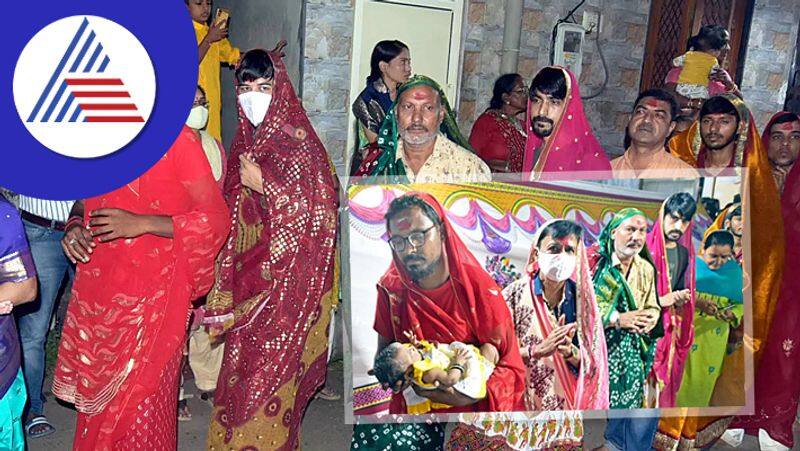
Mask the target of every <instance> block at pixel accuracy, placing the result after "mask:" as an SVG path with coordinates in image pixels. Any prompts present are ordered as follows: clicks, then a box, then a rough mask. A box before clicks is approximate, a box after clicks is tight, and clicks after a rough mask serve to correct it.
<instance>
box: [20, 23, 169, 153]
mask: <svg viewBox="0 0 800 451" xmlns="http://www.w3.org/2000/svg"><path fill="white" fill-rule="evenodd" d="M13 91H14V102H15V105H16V108H17V113H18V114H19V117H20V119H21V120H22V122H23V123H24V125H25V127H26V128H27V130H28V131H29V132H30V134H31V135H32V136H33V137H34V138H36V140H37V141H39V142H40V143H41V144H42V145H44V146H45V147H47V148H48V149H50V150H52V151H53V152H56V153H58V154H61V155H63V156H67V157H73V158H96V157H102V156H106V155H109V154H112V153H114V152H117V151H118V150H120V149H122V148H124V147H125V146H126V145H128V144H129V143H130V142H131V141H133V140H134V139H135V138H136V137H137V136H138V135H139V134H140V133H141V131H142V129H143V128H144V127H145V126H146V125H147V122H148V119H149V118H150V115H151V113H152V111H153V107H154V104H155V100H156V77H155V71H154V69H153V63H152V62H151V60H150V57H149V55H148V53H147V51H146V50H145V48H144V46H143V45H142V44H141V42H140V41H139V40H138V39H137V38H136V36H135V35H133V34H132V33H131V32H130V31H128V30H127V29H126V28H125V27H123V26H121V25H119V24H118V23H116V22H113V21H111V20H108V19H105V18H103V17H98V16H90V15H87V16H71V17H66V18H63V19H60V20H57V21H55V22H53V23H51V24H49V25H47V26H46V27H44V28H43V29H42V30H41V31H39V32H38V33H36V35H34V37H33V38H32V39H31V40H30V41H29V42H28V43H27V45H26V46H25V48H24V49H23V51H22V53H21V54H20V57H19V59H18V61H17V65H16V68H15V70H14V81H13ZM164 150H166V149H164Z"/></svg>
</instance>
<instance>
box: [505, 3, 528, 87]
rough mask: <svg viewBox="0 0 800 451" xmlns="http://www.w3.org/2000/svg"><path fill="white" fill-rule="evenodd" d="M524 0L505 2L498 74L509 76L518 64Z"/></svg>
mask: <svg viewBox="0 0 800 451" xmlns="http://www.w3.org/2000/svg"><path fill="white" fill-rule="evenodd" d="M523 6H524V0H506V18H505V23H504V27H503V51H502V55H501V60H500V72H501V73H503V74H510V73H514V72H516V71H517V67H518V63H519V39H520V35H521V33H522V13H523Z"/></svg>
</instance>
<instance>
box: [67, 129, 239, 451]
mask: <svg viewBox="0 0 800 451" xmlns="http://www.w3.org/2000/svg"><path fill="white" fill-rule="evenodd" d="M98 208H120V209H123V210H127V211H130V212H133V213H137V214H146V215H162V216H164V215H166V216H171V217H172V222H173V227H174V237H173V238H172V239H168V238H161V237H158V236H155V235H142V236H140V237H138V238H133V239H124V240H123V239H119V240H115V241H111V242H108V243H98V245H97V247H96V248H95V249H94V253H93V254H92V255H91V259H90V260H89V262H87V263H83V264H79V265H78V269H77V274H76V278H75V284H74V286H73V289H72V301H70V305H69V309H68V311H67V317H66V319H65V321H64V329H63V331H62V336H61V345H60V347H59V350H58V361H57V364H56V373H55V378H54V380H53V393H54V394H55V395H56V396H57V397H59V398H61V399H63V400H65V401H68V402H71V403H74V404H75V407H76V408H77V410H78V412H79V413H78V428H77V431H76V434H75V441H74V444H73V447H74V449H76V450H107V449H118V448H125V447H126V443H130V442H131V441H136V442H139V443H158V444H160V445H161V446H163V448H162V449H169V448H172V449H175V447H176V438H177V437H176V435H175V427H174V424H175V421H176V410H175V397H174V396H173V397H172V398H171V399H164V398H165V397H168V396H169V395H170V391H169V389H170V388H172V393H176V392H177V376H178V366H177V365H175V362H176V359H179V358H180V355H181V346H182V345H183V343H184V339H185V335H186V324H187V320H188V317H189V309H190V307H191V300H192V299H196V298H198V297H200V296H202V295H203V294H204V293H205V292H206V291H208V289H209V287H210V286H211V284H212V282H213V274H214V273H213V262H214V256H215V255H216V254H217V251H218V250H219V248H220V246H221V245H222V242H223V241H224V239H225V233H226V230H225V226H226V221H227V210H226V208H225V203H224V201H223V199H222V196H221V194H220V192H219V189H218V188H217V184H216V182H215V181H214V178H213V177H212V175H211V169H210V167H209V165H208V162H207V161H206V157H205V155H204V154H203V151H202V149H201V147H200V143H199V141H198V139H197V138H196V136H195V135H194V133H192V132H191V131H190V130H189V129H188V128H186V127H184V129H183V130H182V131H181V134H180V135H179V136H178V138H177V139H176V141H175V143H174V144H173V145H172V147H171V148H170V150H169V151H168V152H167V153H166V155H164V157H163V158H162V159H161V160H159V161H158V162H157V163H156V165H155V166H153V167H152V168H151V169H150V170H149V171H147V172H146V173H145V174H144V175H142V176H141V177H139V178H138V179H136V180H134V181H133V182H131V183H129V184H127V185H125V186H123V187H122V188H119V189H117V190H116V191H113V192H111V193H108V194H105V195H102V196H100V197H96V198H93V199H88V200H87V201H86V203H85V211H86V214H87V218H86V221H87V223H88V214H89V213H90V212H92V211H93V210H96V209H98ZM165 384H166V386H165ZM170 384H172V385H174V387H171V386H170ZM165 390H166V391H165ZM134 424H135V425H136V427H135V428H134V427H133V425H134ZM170 425H172V426H173V427H170ZM131 434H134V435H133V436H131Z"/></svg>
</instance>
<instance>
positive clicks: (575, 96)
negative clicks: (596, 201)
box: [522, 66, 611, 180]
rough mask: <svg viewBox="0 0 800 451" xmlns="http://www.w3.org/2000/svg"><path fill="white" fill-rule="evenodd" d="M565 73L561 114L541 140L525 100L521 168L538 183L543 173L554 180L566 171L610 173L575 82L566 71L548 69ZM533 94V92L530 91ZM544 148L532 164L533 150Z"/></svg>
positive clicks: (573, 76)
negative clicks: (534, 127) (526, 112)
mask: <svg viewBox="0 0 800 451" xmlns="http://www.w3.org/2000/svg"><path fill="white" fill-rule="evenodd" d="M551 67H552V68H555V69H558V70H560V71H562V72H563V73H564V78H565V79H566V82H567V97H566V98H565V100H566V102H567V106H566V108H564V113H563V114H562V115H561V118H559V120H558V121H556V122H555V124H553V132H552V133H551V134H550V136H548V137H547V138H544V139H543V138H540V137H538V136H536V134H535V133H533V127H532V125H531V101H530V98H529V99H528V114H527V116H526V122H525V124H526V127H527V131H528V139H527V141H526V143H525V156H524V161H523V165H522V170H523V172H531V171H533V172H532V173H531V176H530V178H531V180H539V179H540V178H541V177H543V176H542V172H550V173H554V174H550V175H546V176H544V177H545V178H551V179H552V178H557V177H558V175H557V173H559V172H568V171H598V172H600V171H602V172H606V173H607V174H610V173H611V163H610V162H609V161H608V157H607V156H606V153H605V151H604V150H603V148H602V147H601V146H600V143H599V142H597V138H595V136H594V133H593V132H592V127H591V125H590V124H589V121H588V119H586V114H585V113H584V111H583V100H581V93H580V89H579V88H578V80H577V79H576V78H575V75H573V74H572V72H570V71H569V70H568V69H565V68H563V67H559V66H551ZM531 94H533V92H531ZM540 146H544V147H543V148H542V149H541V152H539V159H538V160H537V161H533V159H534V157H535V154H536V149H538V148H539V147H540ZM607 174H606V175H601V174H597V176H594V175H592V176H591V177H592V178H603V177H606V176H607Z"/></svg>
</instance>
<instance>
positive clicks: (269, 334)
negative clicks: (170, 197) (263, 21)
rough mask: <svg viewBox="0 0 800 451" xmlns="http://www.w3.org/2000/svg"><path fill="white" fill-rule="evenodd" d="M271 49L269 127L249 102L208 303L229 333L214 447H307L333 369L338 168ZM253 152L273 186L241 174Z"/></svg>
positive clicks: (228, 184)
mask: <svg viewBox="0 0 800 451" xmlns="http://www.w3.org/2000/svg"><path fill="white" fill-rule="evenodd" d="M270 58H271V60H272V64H273V67H274V74H275V75H274V85H273V91H272V102H271V104H270V107H269V110H268V111H267V113H266V116H265V118H264V121H263V122H262V123H261V125H260V126H259V127H258V128H254V127H253V125H252V124H251V123H250V122H249V120H248V119H246V118H245V116H244V114H243V113H242V111H241V108H240V111H239V128H238V131H237V134H236V137H235V138H234V141H233V144H232V146H231V155H230V158H229V165H228V178H227V179H226V181H225V196H226V199H227V201H228V206H229V208H230V213H231V220H230V227H231V230H230V236H229V239H228V242H227V243H226V245H225V246H224V247H223V249H222V252H221V254H220V256H219V259H218V262H217V280H216V283H215V285H214V288H213V289H212V291H211V293H210V294H209V296H208V303H207V314H206V321H207V322H211V323H212V324H217V325H221V326H222V330H223V331H224V333H225V355H224V357H223V362H222V369H221V371H220V376H219V380H218V383H217V390H216V392H215V396H214V404H215V405H214V411H213V413H212V418H211V426H210V428H209V431H208V447H209V449H226V450H227V449H231V448H234V449H248V450H250V449H252V450H255V449H263V450H290V449H295V448H297V447H298V445H299V435H300V434H299V432H300V424H301V423H302V420H303V414H304V413H305V409H306V407H307V405H308V403H309V401H310V400H311V397H312V396H313V395H314V393H315V392H316V391H317V390H318V389H319V388H320V387H321V386H322V384H323V383H324V381H325V374H326V365H327V346H328V338H327V331H328V325H329V323H330V314H329V313H330V309H331V306H332V304H333V303H334V302H336V301H337V300H338V291H337V287H336V285H335V280H336V278H337V275H336V274H335V245H336V226H337V208H338V195H337V188H336V187H337V185H336V179H335V176H334V174H333V172H332V166H331V164H330V160H329V159H328V156H327V154H326V152H325V149H324V148H323V146H322V143H321V142H320V140H319V138H318V137H317V135H316V133H315V132H314V129H313V128H312V127H311V123H310V122H309V120H308V117H307V116H306V113H305V111H304V110H303V108H302V106H301V105H300V100H299V99H298V97H297V95H296V94H295V92H294V88H292V85H291V83H290V82H289V77H288V74H287V73H286V67H285V66H284V64H283V62H282V61H281V60H280V58H279V57H278V56H277V55H274V54H270ZM244 153H248V154H250V155H251V156H252V158H253V160H254V161H255V162H256V163H257V164H258V165H259V166H260V168H261V174H262V177H263V181H264V185H263V186H264V194H263V195H262V194H261V193H256V192H255V191H253V190H251V189H249V188H246V187H244V186H243V185H242V183H241V180H240V177H239V156H240V155H242V154H244Z"/></svg>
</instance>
